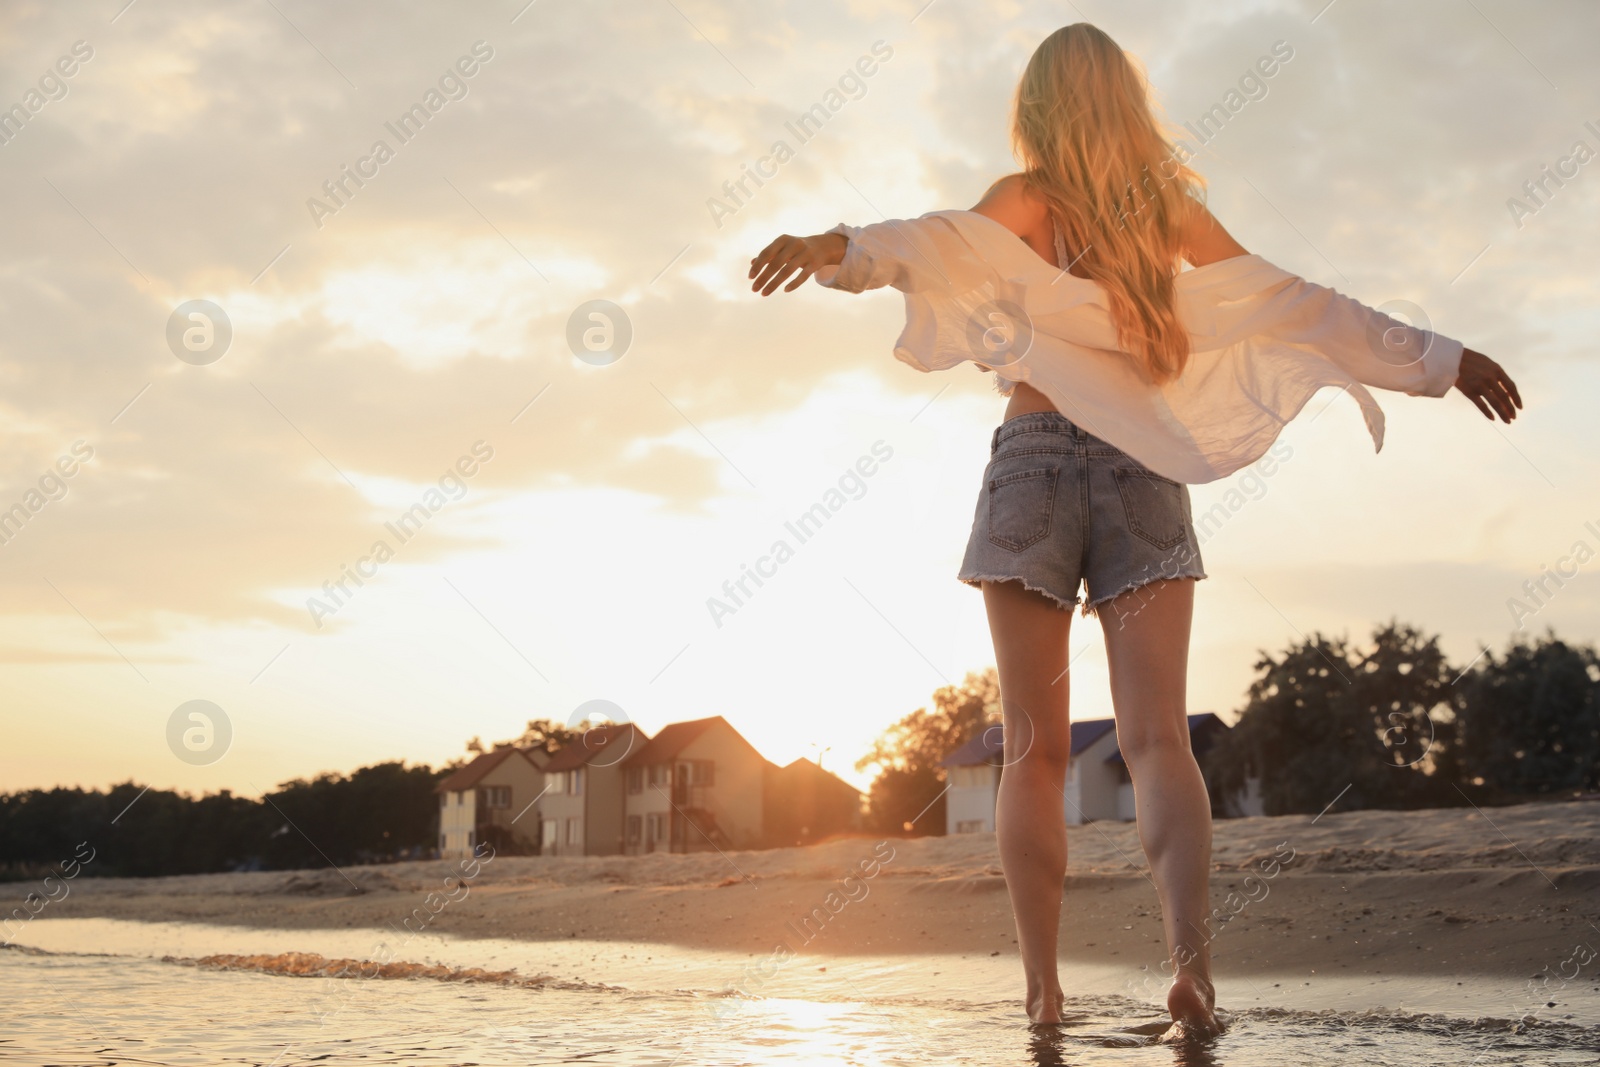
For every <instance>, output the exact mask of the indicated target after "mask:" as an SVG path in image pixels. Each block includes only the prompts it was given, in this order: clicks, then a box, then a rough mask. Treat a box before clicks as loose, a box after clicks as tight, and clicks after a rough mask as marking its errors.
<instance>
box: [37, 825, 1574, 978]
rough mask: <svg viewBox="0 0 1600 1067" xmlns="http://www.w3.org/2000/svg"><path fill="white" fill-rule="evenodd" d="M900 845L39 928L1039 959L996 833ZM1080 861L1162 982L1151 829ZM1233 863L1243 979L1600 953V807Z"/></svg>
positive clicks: (1074, 895)
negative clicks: (1017, 919)
mask: <svg viewBox="0 0 1600 1067" xmlns="http://www.w3.org/2000/svg"><path fill="white" fill-rule="evenodd" d="M880 842H881V839H878V838H873V837H861V838H851V839H843V840H835V841H830V842H827V843H824V844H821V845H814V846H810V847H806V848H792V849H775V850H769V851H756V852H732V853H727V854H722V853H718V852H716V851H708V852H698V853H693V854H688V855H669V854H655V855H651V856H643V857H624V856H612V857H587V858H544V857H511V856H498V857H495V858H493V859H491V860H489V861H488V862H485V863H482V864H481V865H479V866H478V868H477V870H476V873H475V874H471V873H470V872H469V875H470V876H468V877H463V873H462V871H461V870H460V868H459V865H458V864H457V863H456V862H447V861H426V862H414V863H402V864H392V865H384V866H377V867H356V868H349V869H346V870H345V871H343V872H342V873H341V872H337V871H333V870H323V871H296V872H282V871H278V872H253V873H239V874H217V875H195V876H184V877H171V878H154V879H95V878H87V877H84V878H79V879H77V880H75V881H73V882H71V883H70V886H71V892H70V895H69V896H68V897H67V898H65V899H63V900H59V901H56V902H52V903H50V904H49V905H48V906H46V907H45V908H44V910H43V911H42V912H41V913H40V914H39V916H38V918H37V919H35V920H34V921H35V922H47V921H49V920H50V919H52V918H72V919H81V918H89V917H105V918H115V919H128V920H137V921H142V922H185V923H195V922H200V923H211V924H220V925H226V926H244V927H254V928H263V929H281V930H337V929H342V928H366V929H385V928H387V929H391V930H394V931H395V933H396V935H397V937H399V938H409V937H410V936H415V935H422V934H426V935H430V936H432V935H443V936H445V937H448V938H493V939H504V940H509V941H536V942H548V941H557V940H563V939H577V940H582V941H588V942H595V941H604V942H615V943H628V944H666V945H677V946H683V947H686V948H693V949H700V950H708V951H717V952H727V953H739V954H741V955H751V954H756V955H769V954H771V953H773V952H774V951H775V950H777V949H778V948H779V947H780V946H785V947H787V949H788V950H789V951H792V952H803V953H805V954H807V955H834V956H841V957H843V956H886V955H900V954H907V953H916V954H929V953H937V954H941V955H947V956H948V955H954V956H955V957H957V958H959V957H961V956H972V957H980V956H999V957H1002V958H1004V957H1007V956H1014V955H1015V953H1016V943H1015V930H1014V927H1013V925H1012V919H1011V911H1010V904H1009V901H1008V899H1007V896H1006V892H1005V883H1004V879H1003V878H1002V876H1001V873H1000V867H999V864H998V857H997V854H996V851H995V842H994V837H993V835H988V834H978V835H962V836H957V837H942V838H921V839H912V840H903V839H891V840H889V841H888V842H887V843H880ZM1069 851H1070V855H1071V859H1070V869H1071V873H1070V874H1069V879H1068V887H1067V888H1068V891H1067V894H1066V902H1065V906H1064V908H1063V937H1062V956H1063V958H1064V959H1065V960H1066V961H1068V963H1069V964H1081V965H1087V966H1093V965H1106V966H1115V967H1117V968H1119V969H1133V970H1138V969H1140V968H1150V969H1153V968H1155V967H1157V966H1158V965H1159V964H1160V962H1161V960H1162V958H1163V951H1162V947H1161V928H1160V921H1159V911H1158V908H1157V905H1156V896H1155V891H1154V888H1153V886H1152V884H1151V883H1150V881H1149V880H1148V877H1147V872H1146V871H1145V869H1144V858H1143V854H1142V852H1141V851H1140V849H1139V844H1138V839H1137V837H1136V836H1135V833H1134V828H1133V826H1132V825H1131V824H1123V823H1098V824H1093V825H1090V826H1085V827H1074V828H1072V830H1071V831H1070V834H1069ZM1214 858H1215V872H1214V875H1213V880H1212V887H1213V905H1214V907H1216V908H1217V919H1218V921H1217V923H1216V925H1215V927H1214V933H1215V936H1214V940H1213V942H1212V955H1213V959H1214V961H1215V963H1216V966H1217V969H1218V971H1219V973H1223V974H1235V975H1244V976H1249V975H1274V976H1279V977H1282V976H1286V975H1300V974H1311V973H1316V974H1319V975H1321V976H1323V977H1324V978H1332V977H1356V976H1361V975H1371V976H1381V975H1418V976H1422V975H1427V976H1433V977H1435V978H1439V979H1444V978H1446V977H1447V976H1451V975H1459V976H1463V977H1470V976H1486V977H1496V978H1501V979H1518V980H1522V979H1527V978H1530V977H1532V976H1534V975H1535V974H1538V973H1540V972H1541V971H1542V970H1543V969H1545V968H1550V969H1551V971H1552V972H1553V971H1555V970H1556V969H1557V968H1559V967H1560V966H1561V965H1562V964H1563V963H1564V962H1565V961H1567V960H1569V959H1571V957H1572V954H1573V952H1574V950H1575V946H1579V945H1583V944H1587V945H1592V946H1594V947H1595V948H1600V893H1597V892H1596V890H1597V889H1600V804H1596V803H1549V804H1528V805H1521V806H1517V807H1509V808H1495V809H1487V810H1486V811H1485V812H1484V813H1478V812H1475V811H1473V810H1472V809H1471V808H1466V809H1449V810H1437V811H1421V812H1353V813H1346V814H1329V815H1324V816H1322V817H1320V818H1319V819H1316V820H1313V819H1312V818H1311V817H1309V816H1286V817H1280V818H1252V819H1234V820H1226V821H1221V822H1219V823H1218V824H1217V828H1216V846H1215V850H1214ZM14 891H15V892H16V893H17V895H18V896H19V897H20V895H21V894H22V893H23V892H25V891H26V890H25V887H24V886H22V885H18V886H15V887H14ZM20 940H23V941H27V940H31V938H21V939H20ZM1597 967H1600V964H1597V963H1590V964H1589V965H1588V966H1586V967H1585V968H1583V970H1584V973H1585V975H1586V976H1587V975H1588V973H1589V972H1591V971H1594V970H1595V969H1596V968H1597ZM1569 969H1570V966H1569ZM1590 984H1597V983H1590Z"/></svg>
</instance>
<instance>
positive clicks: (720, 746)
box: [619, 715, 772, 856]
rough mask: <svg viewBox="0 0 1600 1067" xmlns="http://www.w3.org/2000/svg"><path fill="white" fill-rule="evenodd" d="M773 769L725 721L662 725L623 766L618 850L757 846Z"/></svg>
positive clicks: (635, 852) (714, 719) (716, 717)
mask: <svg viewBox="0 0 1600 1067" xmlns="http://www.w3.org/2000/svg"><path fill="white" fill-rule="evenodd" d="M771 766H772V764H770V763H769V762H768V761H767V759H766V757H764V756H762V755H761V753H759V752H757V751H756V750H755V748H754V747H753V746H752V745H751V744H750V742H748V741H746V740H745V739H744V737H743V736H741V735H740V733H739V731H737V730H735V729H734V728H733V727H732V726H731V725H729V724H728V720H726V719H724V718H723V717H722V716H720V715H713V716H711V717H710V718H707V719H693V720H691V721H689V722H675V723H671V724H669V725H667V726H664V727H662V728H661V732H660V733H658V734H656V735H655V737H653V738H651V739H650V740H649V741H648V742H647V743H645V744H644V745H643V746H642V747H641V748H639V749H638V750H637V751H635V752H634V753H633V754H632V755H630V756H629V757H628V758H627V759H626V760H624V761H623V763H622V768H623V770H624V774H625V788H626V792H625V793H624V794H619V797H620V799H622V800H623V806H624V812H625V814H626V819H627V821H626V835H625V838H624V842H623V847H622V849H621V851H625V852H627V853H628V854H629V855H634V856H636V855H642V854H644V853H647V852H695V851H698V850H701V849H712V848H717V849H728V848H760V847H761V846H762V845H763V844H765V840H764V838H765V828H764V822H763V818H764V814H765V807H766V806H765V803H764V802H765V795H764V794H765V783H766V780H767V775H768V773H769V772H768V768H769V767H771Z"/></svg>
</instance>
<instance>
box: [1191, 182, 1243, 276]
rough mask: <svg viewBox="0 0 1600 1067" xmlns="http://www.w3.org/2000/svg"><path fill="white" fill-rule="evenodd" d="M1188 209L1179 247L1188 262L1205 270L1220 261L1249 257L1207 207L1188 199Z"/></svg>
mask: <svg viewBox="0 0 1600 1067" xmlns="http://www.w3.org/2000/svg"><path fill="white" fill-rule="evenodd" d="M1184 205H1185V207H1186V209H1187V214H1186V216H1185V217H1184V218H1183V219H1180V220H1179V223H1178V247H1179V249H1180V251H1181V254H1182V256H1183V258H1184V259H1186V260H1188V261H1189V262H1190V263H1191V264H1192V265H1194V266H1196V267H1203V266H1205V265H1207V264H1208V263H1216V262H1218V261H1219V260H1224V259H1232V258H1233V257H1235V256H1245V255H1249V253H1248V252H1247V251H1245V248H1244V246H1243V245H1241V244H1240V243H1239V242H1238V241H1236V240H1234V238H1233V235H1232V234H1230V233H1229V232H1228V231H1227V230H1225V229H1223V228H1222V223H1220V222H1218V221H1217V219H1216V216H1214V215H1212V214H1211V211H1210V209H1209V208H1207V207H1206V206H1205V205H1204V204H1203V203H1201V202H1200V201H1199V200H1196V199H1194V198H1193V197H1184Z"/></svg>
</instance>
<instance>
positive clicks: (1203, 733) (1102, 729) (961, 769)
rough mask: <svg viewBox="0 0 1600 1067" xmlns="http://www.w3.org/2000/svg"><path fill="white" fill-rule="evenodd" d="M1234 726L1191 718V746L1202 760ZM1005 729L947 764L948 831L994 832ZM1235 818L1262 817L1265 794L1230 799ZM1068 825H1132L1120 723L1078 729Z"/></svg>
mask: <svg viewBox="0 0 1600 1067" xmlns="http://www.w3.org/2000/svg"><path fill="white" fill-rule="evenodd" d="M1227 729H1228V724H1227V723H1225V722H1223V721H1222V720H1221V719H1219V718H1217V716H1216V715H1215V714H1213V713H1212V712H1209V711H1207V712H1201V713H1199V714H1197V715H1190V716H1189V739H1190V742H1189V743H1190V747H1191V748H1192V749H1193V750H1194V753H1195V755H1196V756H1202V755H1204V754H1205V752H1206V750H1207V749H1209V748H1210V747H1211V745H1212V744H1213V743H1215V741H1216V738H1217V737H1218V736H1219V735H1220V734H1221V733H1222V732H1223V731H1225V730H1227ZM1001 736H1002V732H1001V728H1000V727H999V726H998V725H995V726H990V727H989V728H988V729H986V730H984V731H983V732H982V733H980V734H978V735H977V736H976V737H974V738H973V739H972V740H971V741H968V742H967V743H966V744H964V745H962V746H961V747H960V748H958V749H956V750H955V751H954V752H952V753H950V754H949V755H948V756H946V757H945V758H944V760H943V761H942V766H944V767H945V768H946V769H947V771H948V772H949V776H950V778H949V790H948V791H947V792H946V794H945V832H946V833H951V834H970V833H993V832H994V810H995V799H996V797H997V796H998V794H999V789H1000V774H1001V770H1002V766H1001V765H1002V763H1003V761H1004V757H1003V756H1002V754H1001ZM1224 807H1225V809H1226V810H1227V811H1228V813H1229V814H1240V815H1259V814H1261V811H1260V796H1259V790H1256V791H1254V792H1253V793H1252V792H1247V793H1246V795H1245V796H1242V797H1230V798H1229V800H1228V803H1227V804H1225V805H1224ZM1062 809H1063V811H1064V812H1065V814H1066V818H1067V825H1069V826H1081V825H1083V824H1084V823H1087V822H1092V821H1094V820H1096V819H1111V820H1122V821H1129V820H1132V819H1133V817H1134V805H1133V782H1132V779H1130V778H1129V776H1128V765H1127V764H1126V763H1124V762H1123V759H1122V753H1121V751H1120V750H1119V749H1118V748H1117V730H1116V720H1115V719H1088V720H1086V721H1084V722H1075V723H1073V724H1072V758H1071V760H1070V761H1069V762H1068V764H1067V784H1066V790H1065V792H1064V793H1063V796H1062Z"/></svg>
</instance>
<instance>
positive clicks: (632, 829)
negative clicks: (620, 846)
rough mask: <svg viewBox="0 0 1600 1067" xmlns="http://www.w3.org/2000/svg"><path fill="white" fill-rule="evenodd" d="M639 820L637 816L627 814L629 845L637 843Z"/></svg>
mask: <svg viewBox="0 0 1600 1067" xmlns="http://www.w3.org/2000/svg"><path fill="white" fill-rule="evenodd" d="M639 822H640V820H639V816H637V815H630V816H628V844H630V845H637V844H638V843H639Z"/></svg>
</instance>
